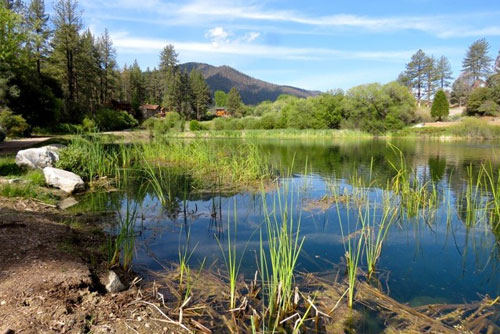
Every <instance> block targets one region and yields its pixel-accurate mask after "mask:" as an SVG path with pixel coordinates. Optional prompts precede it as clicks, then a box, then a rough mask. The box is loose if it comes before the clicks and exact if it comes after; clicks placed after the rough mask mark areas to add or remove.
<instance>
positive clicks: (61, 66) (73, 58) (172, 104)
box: [0, 0, 211, 128]
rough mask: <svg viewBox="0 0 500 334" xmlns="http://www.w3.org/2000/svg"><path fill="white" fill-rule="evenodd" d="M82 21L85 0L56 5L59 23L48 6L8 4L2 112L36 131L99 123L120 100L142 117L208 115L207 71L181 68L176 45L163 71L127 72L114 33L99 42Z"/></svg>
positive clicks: (0, 45) (2, 19)
mask: <svg viewBox="0 0 500 334" xmlns="http://www.w3.org/2000/svg"><path fill="white" fill-rule="evenodd" d="M82 15H83V12H82V11H81V10H80V9H79V7H78V2H77V0H58V1H56V2H55V3H54V7H53V15H52V16H51V17H49V15H48V14H47V10H46V6H45V2H44V0H31V1H30V2H23V1H21V0H0V112H6V113H11V114H15V115H20V116H22V118H24V119H25V120H26V121H27V123H28V124H29V128H32V127H35V126H36V127H53V126H54V125H56V124H60V123H74V124H77V123H81V122H82V121H83V120H84V119H85V118H88V119H90V120H96V119H98V118H99V117H97V116H98V114H99V113H100V112H101V110H102V109H106V108H109V107H111V106H112V105H113V102H114V101H115V102H116V101H119V102H130V105H131V111H132V112H133V114H134V115H135V116H136V118H140V106H141V105H142V104H144V103H151V104H160V105H162V106H163V107H164V108H166V109H167V110H169V111H176V112H178V113H180V114H181V115H183V117H185V118H186V119H192V118H196V119H200V118H201V117H202V116H203V115H204V114H205V112H206V110H207V108H208V106H209V104H210V102H211V92H210V89H209V87H208V85H207V84H206V82H205V80H204V78H203V75H202V73H201V72H199V71H197V70H193V71H191V73H186V72H184V71H182V70H181V69H180V68H179V64H178V55H177V53H176V52H175V49H174V47H173V46H172V45H168V46H166V47H165V49H164V50H163V51H162V53H161V55H160V63H159V68H158V69H153V70H149V69H148V70H146V71H142V70H141V69H140V67H139V65H138V64H137V61H135V62H134V63H133V64H132V65H131V66H125V67H124V68H122V69H120V68H119V67H118V65H117V62H116V56H117V55H116V50H115V48H114V47H113V42H112V40H111V38H110V35H109V32H108V31H107V30H105V31H104V33H103V34H102V35H100V36H95V35H94V34H93V33H92V32H91V31H90V30H89V29H86V28H85V26H84V23H83V19H82ZM119 104H120V103H119ZM121 105H122V106H123V105H124V104H123V103H121ZM101 118H102V117H101Z"/></svg>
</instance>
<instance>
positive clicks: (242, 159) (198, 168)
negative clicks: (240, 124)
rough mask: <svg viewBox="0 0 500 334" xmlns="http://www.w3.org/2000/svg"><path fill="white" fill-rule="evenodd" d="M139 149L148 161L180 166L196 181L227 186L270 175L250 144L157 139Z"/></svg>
mask: <svg viewBox="0 0 500 334" xmlns="http://www.w3.org/2000/svg"><path fill="white" fill-rule="evenodd" d="M140 149H141V150H142V152H143V155H144V158H145V159H146V160H148V161H158V162H161V163H163V164H166V165H169V166H176V167H181V168H183V169H184V170H185V171H186V172H187V173H189V174H191V175H193V177H195V178H198V179H204V180H206V181H207V182H212V183H215V182H217V181H220V182H222V183H223V184H224V185H226V186H233V187H237V186H239V185H250V184H258V182H259V181H260V180H261V179H263V178H269V177H270V176H271V175H272V170H271V168H270V166H269V162H268V158H267V156H266V155H265V154H264V153H263V152H262V151H261V150H260V149H259V147H258V146H256V145H253V144H236V145H232V146H228V145H225V146H218V145H210V143H208V142H207V141H204V140H195V141H189V142H185V141H178V140H173V141H169V142H167V141H164V140H156V141H154V142H152V143H148V144H144V145H142V146H141V147H140Z"/></svg>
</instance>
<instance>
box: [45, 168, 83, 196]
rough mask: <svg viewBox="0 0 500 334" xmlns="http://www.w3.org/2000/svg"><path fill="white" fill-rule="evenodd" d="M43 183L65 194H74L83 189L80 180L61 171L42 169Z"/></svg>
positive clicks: (69, 173)
mask: <svg viewBox="0 0 500 334" xmlns="http://www.w3.org/2000/svg"><path fill="white" fill-rule="evenodd" d="M43 175H44V176H45V182H47V184H48V185H49V186H52V187H55V188H59V189H61V190H63V191H65V192H67V193H70V194H71V193H74V192H76V191H79V190H83V189H84V188H85V183H84V182H83V180H82V178H81V177H79V176H78V175H76V174H75V173H71V172H68V171H65V170H62V169H58V168H52V167H45V168H44V169H43Z"/></svg>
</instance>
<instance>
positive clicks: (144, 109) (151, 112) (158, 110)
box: [140, 104, 165, 119]
mask: <svg viewBox="0 0 500 334" xmlns="http://www.w3.org/2000/svg"><path fill="white" fill-rule="evenodd" d="M140 110H141V113H142V117H143V119H148V118H150V117H153V116H157V117H163V116H165V108H162V107H161V106H160V105H157V104H144V105H142V106H141V107H140Z"/></svg>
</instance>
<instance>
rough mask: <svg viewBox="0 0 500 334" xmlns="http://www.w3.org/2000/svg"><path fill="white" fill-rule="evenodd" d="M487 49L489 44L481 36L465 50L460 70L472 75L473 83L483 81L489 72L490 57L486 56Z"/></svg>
mask: <svg viewBox="0 0 500 334" xmlns="http://www.w3.org/2000/svg"><path fill="white" fill-rule="evenodd" d="M489 49H490V45H489V44H488V42H487V41H486V39H484V38H482V39H479V40H477V41H475V42H474V43H472V45H471V46H469V49H468V50H467V54H466V55H465V58H464V60H463V62H462V71H463V72H464V73H467V74H469V75H470V76H471V77H472V79H473V81H474V84H475V83H476V82H478V81H485V80H486V79H487V77H488V76H489V75H490V74H491V61H492V59H491V58H490V57H489V56H488V52H489Z"/></svg>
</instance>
